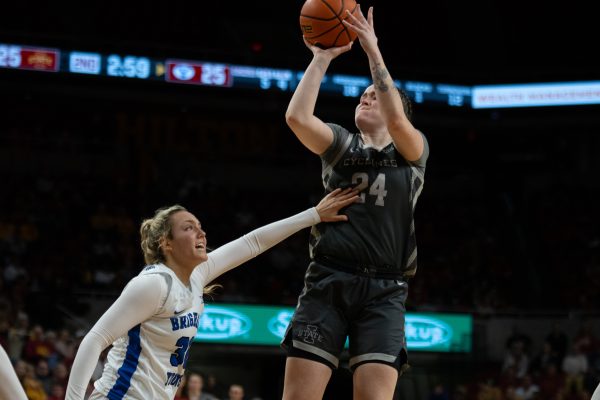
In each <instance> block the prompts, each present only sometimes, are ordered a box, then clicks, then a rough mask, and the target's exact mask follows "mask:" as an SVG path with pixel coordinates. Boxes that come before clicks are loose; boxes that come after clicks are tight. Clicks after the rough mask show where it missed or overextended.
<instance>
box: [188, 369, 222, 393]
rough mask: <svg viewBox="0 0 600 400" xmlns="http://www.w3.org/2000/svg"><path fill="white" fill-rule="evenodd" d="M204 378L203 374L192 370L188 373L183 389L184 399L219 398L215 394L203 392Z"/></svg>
mask: <svg viewBox="0 0 600 400" xmlns="http://www.w3.org/2000/svg"><path fill="white" fill-rule="evenodd" d="M203 388H204V378H203V377H202V375H200V374H198V373H196V372H192V373H190V374H188V375H187V377H186V383H185V387H184V389H183V396H182V400H218V399H217V398H216V397H215V396H213V395H212V394H209V393H205V392H203Z"/></svg>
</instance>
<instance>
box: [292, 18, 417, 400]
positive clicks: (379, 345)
mask: <svg viewBox="0 0 600 400" xmlns="http://www.w3.org/2000/svg"><path fill="white" fill-rule="evenodd" d="M347 14H348V18H347V19H346V20H345V21H344V22H343V23H344V25H345V26H346V27H347V29H349V30H352V31H353V32H356V34H357V36H358V39H359V41H360V45H361V47H362V48H363V50H364V52H365V53H366V55H367V57H368V59H369V66H370V70H371V76H372V79H373V85H372V86H369V87H368V88H367V89H366V90H365V91H364V93H363V95H362V96H361V98H360V103H359V104H358V106H357V107H356V110H355V124H356V127H357V128H358V132H357V133H351V132H350V131H348V130H347V129H346V128H344V127H341V126H339V125H336V124H332V123H324V122H323V121H321V120H320V119H319V118H317V117H316V116H315V115H314V110H315V105H316V101H317V97H318V93H319V87H320V84H321V81H322V79H323V77H324V76H325V73H326V71H327V68H328V67H329V65H330V63H331V61H332V60H333V59H334V58H336V57H337V56H339V55H340V54H342V53H344V52H347V51H349V50H350V48H351V46H352V43H349V44H348V45H345V46H341V47H334V48H330V49H322V48H320V47H317V46H313V45H311V44H310V43H309V42H307V41H306V40H305V44H306V46H307V47H308V48H309V49H310V50H311V51H312V53H313V58H312V60H311V62H310V64H309V66H308V68H307V69H306V72H305V74H304V76H303V78H302V80H301V82H300V84H299V85H298V87H297V89H296V91H295V93H294V95H293V96H292V99H291V101H290V104H289V106H288V110H287V112H286V120H287V123H288V125H289V127H290V128H291V129H292V131H293V132H294V133H295V135H296V136H297V137H298V139H299V140H300V141H301V142H302V143H303V144H304V145H305V146H306V147H307V148H308V149H309V150H310V151H312V152H313V153H315V154H317V155H319V156H320V157H321V161H322V166H323V171H322V180H323V186H324V187H325V191H326V192H330V191H332V190H336V189H337V188H345V187H350V186H353V187H356V188H357V189H358V190H360V191H361V194H360V201H359V202H357V203H356V204H353V205H351V206H350V207H348V210H347V211H346V212H347V214H348V215H349V216H350V219H349V223H347V224H343V225H335V226H334V225H324V224H319V225H317V226H315V227H313V228H312V231H311V242H310V250H311V254H310V255H311V260H312V261H311V263H310V265H309V267H308V271H307V273H306V275H305V286H304V290H303V291H302V294H301V295H300V298H299V301H298V306H297V308H296V311H295V313H294V316H293V318H292V322H291V324H290V326H289V327H288V331H287V332H286V336H285V337H284V340H283V342H282V346H283V347H284V348H286V349H287V351H288V358H287V361H286V369H285V382H284V393H283V398H284V399H285V400H296V399H302V400H312V399H321V398H322V397H323V394H324V392H325V388H326V386H327V383H328V381H329V379H330V377H331V373H332V369H334V368H337V367H338V365H339V356H340V353H341V352H342V350H343V347H344V343H345V341H346V336H349V338H350V348H349V352H350V362H349V366H350V368H351V370H352V371H353V374H354V375H353V391H354V397H353V398H354V399H359V400H361V399H382V400H383V399H385V400H389V399H391V398H392V397H393V393H394V389H395V386H396V381H397V378H398V376H399V372H401V371H403V369H404V368H405V367H406V365H407V364H406V362H407V353H406V339H405V337H404V314H405V300H406V296H407V292H408V283H407V280H408V278H409V277H411V276H412V275H414V273H415V271H416V268H417V258H416V255H417V247H416V239H415V231H414V220H413V213H414V209H415V205H416V202H417V199H418V197H419V195H420V193H421V190H422V187H423V181H424V174H425V163H426V160H427V157H428V154H429V148H428V145H427V141H426V140H425V137H424V136H423V135H422V134H421V132H419V131H418V130H417V129H415V127H414V126H413V125H412V123H411V121H410V119H409V118H410V112H411V109H410V101H409V100H408V98H407V97H405V96H404V95H403V93H402V92H400V91H398V90H396V88H395V86H394V82H393V80H392V78H391V76H390V74H389V72H388V70H387V68H386V66H385V64H384V61H383V57H382V55H381V52H380V50H379V47H378V45H377V36H376V35H375V31H374V29H373V8H370V9H369V11H368V14H367V18H365V17H364V15H363V14H362V12H359V13H358V16H357V17H354V16H353V15H351V14H350V13H349V12H348V13H347Z"/></svg>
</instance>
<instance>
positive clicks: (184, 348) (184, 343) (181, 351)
mask: <svg viewBox="0 0 600 400" xmlns="http://www.w3.org/2000/svg"><path fill="white" fill-rule="evenodd" d="M175 345H176V346H177V350H175V352H174V353H173V354H171V365H172V366H174V367H176V366H178V365H181V364H183V368H185V367H186V365H187V360H188V358H189V356H190V346H191V345H192V340H190V338H189V337H187V336H182V337H180V338H179V339H178V340H177V343H175Z"/></svg>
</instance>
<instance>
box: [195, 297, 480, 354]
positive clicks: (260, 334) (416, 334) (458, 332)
mask: <svg viewBox="0 0 600 400" xmlns="http://www.w3.org/2000/svg"><path fill="white" fill-rule="evenodd" d="M293 313H294V309H293V308H291V307H268V306H250V305H237V304H235V305H234V304H218V305H209V304H207V305H205V308H204V314H202V317H201V318H200V325H199V326H198V334H197V335H196V338H195V341H197V342H202V343H230V344H245V345H262V346H264V345H267V346H269V345H270V346H279V343H280V342H281V339H282V338H283V336H284V334H285V330H286V328H287V326H288V324H289V323H290V320H291V319H292V315H293ZM472 332H473V321H472V318H471V316H470V315H466V314H438V313H420V314H414V313H409V314H407V315H406V322H405V333H406V340H407V344H408V349H409V350H411V351H430V352H446V353H449V352H461V353H466V352H470V351H471V337H472Z"/></svg>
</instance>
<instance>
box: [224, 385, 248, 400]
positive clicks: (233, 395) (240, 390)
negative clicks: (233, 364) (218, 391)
mask: <svg viewBox="0 0 600 400" xmlns="http://www.w3.org/2000/svg"><path fill="white" fill-rule="evenodd" d="M228 396H229V397H228V398H227V400H243V399H244V387H243V386H242V385H240V384H238V383H234V384H232V385H230V386H229V392H228Z"/></svg>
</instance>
